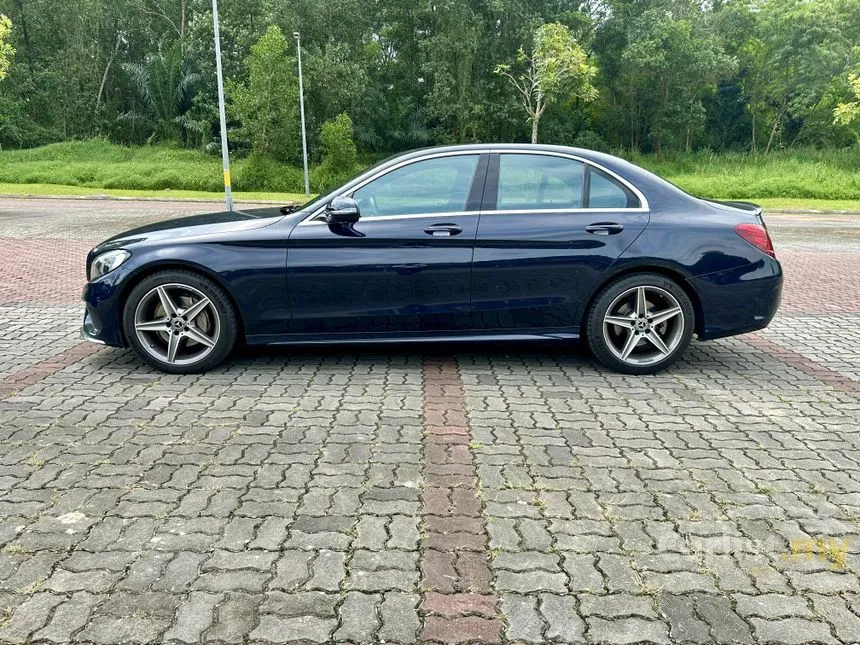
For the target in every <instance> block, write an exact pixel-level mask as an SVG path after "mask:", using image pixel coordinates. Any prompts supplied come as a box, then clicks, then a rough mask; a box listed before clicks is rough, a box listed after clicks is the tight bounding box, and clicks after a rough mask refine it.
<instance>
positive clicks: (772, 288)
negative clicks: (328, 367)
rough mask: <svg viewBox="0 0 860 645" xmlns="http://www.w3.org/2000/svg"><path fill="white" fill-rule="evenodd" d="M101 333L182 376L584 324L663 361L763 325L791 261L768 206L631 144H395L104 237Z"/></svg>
mask: <svg viewBox="0 0 860 645" xmlns="http://www.w3.org/2000/svg"><path fill="white" fill-rule="evenodd" d="M87 275H88V279H89V282H88V284H87V285H86V287H85V289H84V296H83V297H84V300H85V302H86V313H85V316H84V324H83V334H84V336H85V337H86V338H88V339H90V340H94V341H97V342H102V343H105V344H108V345H112V346H116V347H124V346H131V347H133V348H134V350H135V351H136V352H137V353H138V354H139V355H140V356H141V358H143V359H144V360H146V361H148V362H149V363H151V364H152V365H154V366H155V367H157V368H159V369H161V370H164V371H168V372H177V373H184V372H196V371H203V370H206V369H209V368H211V367H213V366H215V365H217V364H218V363H220V362H221V361H222V360H224V358H225V357H226V356H227V355H228V354H229V353H230V351H231V350H232V349H233V347H234V346H235V345H236V343H237V342H239V341H244V342H245V343H247V344H249V345H287V344H306V343H347V342H349V343H356V342H404V341H413V342H421V341H469V342H476V341H487V340H495V341H498V340H512V341H513V340H517V341H519V340H538V339H539V340H547V339H553V340H558V341H571V340H575V339H581V338H584V339H585V341H586V342H587V344H588V347H589V348H590V349H591V351H592V352H593V354H594V356H595V357H596V358H597V359H599V360H600V361H601V362H602V363H604V364H605V365H607V366H609V367H611V368H613V369H616V370H619V371H622V372H627V373H631V374H646V373H651V372H656V371H658V370H660V369H662V368H665V367H666V366H668V365H669V364H671V363H672V362H673V361H675V360H677V359H678V358H679V357H680V356H681V355H682V353H683V352H684V350H685V349H686V347H687V345H688V344H689V342H690V340H691V338H692V337H693V336H694V335H695V336H696V337H697V338H698V339H699V340H707V339H712V338H719V337H721V336H729V335H732V334H740V333H744V332H748V331H752V330H756V329H761V328H763V327H765V326H767V324H768V323H769V322H770V320H771V318H772V317H773V315H774V313H775V312H776V309H777V307H778V305H779V299H780V290H781V285H782V270H781V268H780V264H779V262H778V261H777V260H776V258H775V254H774V250H773V246H772V244H771V241H770V237H769V236H768V233H767V230H766V228H765V225H764V221H763V219H762V214H761V209H760V208H758V207H757V206H754V205H752V204H747V203H742V202H724V203H719V202H714V201H706V200H702V199H697V198H696V197H692V196H690V195H688V194H686V193H685V192H683V191H682V190H680V189H679V188H677V187H675V186H673V185H671V184H669V183H668V182H666V181H664V180H662V179H660V178H659V177H657V176H655V175H653V174H652V173H650V172H648V171H646V170H643V169H642V168H639V167H637V166H635V165H633V164H630V163H628V162H626V161H623V160H621V159H618V158H616V157H613V156H610V155H606V154H601V153H597V152H592V151H588V150H581V149H575V148H566V147H559V146H542V145H467V146H454V147H443V148H431V149H426V150H419V151H415V152H409V153H406V154H403V155H400V156H398V157H394V158H392V159H388V160H386V161H384V162H382V163H380V164H378V165H376V166H374V167H372V168H370V169H368V170H367V171H365V172H364V173H362V174H360V175H358V176H357V177H355V178H354V179H352V180H350V181H349V182H347V183H346V184H344V185H343V186H341V187H340V188H338V189H336V190H334V191H332V192H331V193H329V194H327V195H323V196H321V197H319V198H318V199H316V200H314V201H312V202H310V203H308V204H306V205H304V206H303V207H301V208H299V209H297V210H294V211H291V210H290V209H278V208H263V209H254V210H247V211H242V212H218V213H213V214H210V215H199V216H193V217H186V218H183V219H176V220H171V221H168V222H164V223H161V224H155V225H151V226H144V227H142V228H138V229H135V230H132V231H128V232H127V233H123V234H121V235H118V236H116V237H114V238H111V239H110V240H107V241H106V242H104V243H102V244H100V245H99V246H97V247H96V248H94V249H93V250H92V251H91V252H90V254H89V256H88V258H87Z"/></svg>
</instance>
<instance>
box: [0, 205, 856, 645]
mask: <svg viewBox="0 0 860 645" xmlns="http://www.w3.org/2000/svg"><path fill="white" fill-rule="evenodd" d="M205 208H207V206H206V205H202V204H173V203H142V202H123V203H118V202H93V201H68V202H66V201H48V200H45V201H31V200H20V201H17V200H6V201H4V202H3V203H0V256H2V258H3V268H2V269H0V442H2V443H0V642H3V643H6V642H19V641H27V640H42V641H56V642H63V641H69V640H75V641H82V642H104V643H113V642H145V641H157V642H163V641H173V642H184V643H191V642H196V641H208V642H231V643H232V642H236V643H239V642H243V641H244V642H248V641H250V642H269V641H272V642H275V641H283V640H288V639H297V640H307V641H328V640H333V641H349V642H372V641H383V640H384V641H388V642H403V643H407V642H415V641H419V640H425V641H427V640H431V639H439V640H441V641H456V640H470V639H475V640H482V641H496V640H503V641H505V642H508V641H518V642H541V641H563V642H577V641H593V642H597V641H599V642H630V641H639V640H648V641H654V642H669V641H676V642H677V641H687V642H702V643H707V642H725V643H728V642H741V643H752V642H771V641H776V642H810V641H819V642H839V641H842V642H851V641H858V640H860V576H859V575H858V574H860V476H858V474H860V450H858V446H860V439H858V434H857V429H858V421H860V399H858V393H860V349H858V348H860V305H858V303H860V218H858V219H853V220H852V219H850V218H848V217H845V218H842V219H843V220H845V221H838V220H827V219H826V218H821V217H818V218H813V217H810V218H803V217H782V218H778V217H773V218H771V220H770V224H771V229H772V232H773V234H774V237H775V241H776V245H777V249H778V252H779V253H780V256H781V258H782V259H783V260H784V262H785V267H786V271H787V273H788V277H787V284H786V297H785V302H784V306H783V310H782V313H781V314H780V316H779V317H778V319H777V320H776V321H775V322H774V324H773V326H772V327H771V328H770V329H768V330H767V331H765V332H763V333H761V334H756V335H751V336H745V337H740V338H735V339H727V340H722V341H716V342H711V343H706V344H697V345H694V346H693V349H692V351H691V352H690V353H689V356H688V360H686V361H685V362H684V363H682V364H681V365H679V366H678V367H677V368H676V369H673V370H672V371H670V372H669V373H666V374H663V375H659V376H655V377H648V378H632V377H624V376H619V375H616V374H611V373H609V372H606V371H604V370H601V369H597V368H596V367H595V366H594V364H593V363H592V362H590V361H589V360H587V359H586V358H585V357H583V355H582V354H580V353H579V352H578V351H576V350H569V349H566V348H561V347H558V346H551V347H535V346H508V347H498V346H497V347H489V348H480V347H479V348H463V347H442V348H436V349H433V350H429V351H424V352H419V351H417V350H416V351H412V350H410V351H408V352H404V351H397V350H380V349H362V350H360V351H358V350H350V349H343V348H341V349H330V350H319V349H314V350H297V351H291V352H283V351H281V352H254V353H252V354H245V355H242V356H239V357H238V358H236V359H234V360H232V361H231V362H230V363H229V364H227V365H226V366H224V367H223V368H222V369H219V370H217V371H215V372H213V373H210V374H208V375H205V376H194V377H179V376H166V375H163V374H158V373H155V372H153V371H151V370H150V369H148V368H146V367H144V366H143V365H142V364H141V363H140V362H138V361H137V360H136V359H135V358H134V357H133V356H132V355H131V354H130V353H129V352H126V351H118V350H112V349H100V348H97V347H96V346H92V345H89V344H82V343H81V342H80V341H79V339H78V336H77V333H78V325H79V319H80V313H81V308H80V304H79V303H78V301H77V298H78V294H79V292H80V288H81V286H82V284H83V266H82V257H81V256H82V254H83V252H84V251H86V250H87V249H88V248H89V247H90V246H91V245H92V244H93V243H95V242H97V241H98V240H100V239H101V238H103V237H105V236H107V235H108V234H111V233H114V232H117V231H119V230H122V229H124V228H128V227H130V226H132V225H137V224H140V223H143V222H147V221H151V220H154V219H160V218H163V217H167V216H174V215H179V214H181V213H187V212H190V211H196V210H202V209H205ZM116 213H122V215H121V216H116V215H114V214H116ZM807 220H808V221H807ZM46 261H48V262H50V266H48V264H47V263H46Z"/></svg>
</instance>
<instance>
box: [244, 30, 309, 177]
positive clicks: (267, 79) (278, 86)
mask: <svg viewBox="0 0 860 645" xmlns="http://www.w3.org/2000/svg"><path fill="white" fill-rule="evenodd" d="M287 47H288V43H287V39H286V38H285V37H284V33H283V32H282V31H281V30H280V29H279V28H278V27H275V26H270V27H269V28H268V29H267V30H266V33H265V34H263V36H262V37H261V38H260V39H259V40H258V41H257V42H256V43H255V44H254V45H252V46H251V53H250V55H249V56H248V57H247V58H246V59H245V68H246V70H247V72H248V82H247V83H228V93H229V96H230V106H229V107H230V114H231V116H232V117H233V118H235V119H237V120H238V121H239V122H240V123H241V127H240V128H239V130H238V132H237V134H238V137H239V140H241V141H245V142H248V143H250V146H251V150H252V152H253V153H254V154H256V155H261V156H269V157H272V158H275V159H281V160H289V161H296V160H297V159H298V158H299V157H300V147H299V146H298V145H297V142H298V141H299V138H298V123H299V120H298V114H297V112H298V104H299V90H298V78H297V76H296V71H295V70H296V60H295V58H293V57H291V56H289V55H288V53H287V52H288V49H287Z"/></svg>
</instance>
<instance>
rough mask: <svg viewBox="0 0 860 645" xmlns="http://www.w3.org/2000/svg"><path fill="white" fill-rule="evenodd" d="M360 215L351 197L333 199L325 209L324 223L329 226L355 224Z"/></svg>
mask: <svg viewBox="0 0 860 645" xmlns="http://www.w3.org/2000/svg"><path fill="white" fill-rule="evenodd" d="M360 217H361V213H360V212H359V209H358V203H356V201H355V200H354V199H353V198H352V197H335V198H334V199H333V200H331V201H330V202H329V204H328V206H326V208H325V221H326V222H328V223H329V224H355V223H356V222H357V221H358V220H359V218H360Z"/></svg>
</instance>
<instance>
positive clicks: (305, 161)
mask: <svg viewBox="0 0 860 645" xmlns="http://www.w3.org/2000/svg"><path fill="white" fill-rule="evenodd" d="M214 1H215V0H213V2H214ZM293 38H295V39H296V58H298V61H299V112H300V114H301V117H302V165H303V166H304V169H305V195H310V194H311V185H310V181H309V180H308V139H307V135H306V134H305V93H304V90H303V89H302V37H301V34H299V32H297V31H294V32H293Z"/></svg>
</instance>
